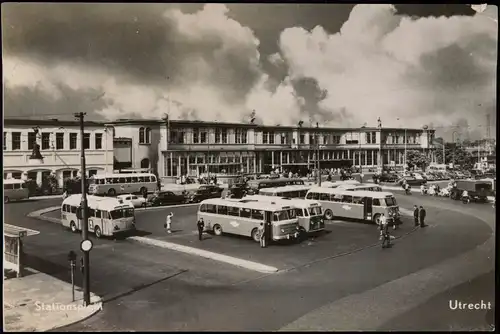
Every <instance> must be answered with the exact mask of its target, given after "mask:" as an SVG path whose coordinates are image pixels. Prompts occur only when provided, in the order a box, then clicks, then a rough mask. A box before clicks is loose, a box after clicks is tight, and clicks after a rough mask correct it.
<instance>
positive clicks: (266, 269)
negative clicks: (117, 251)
mask: <svg viewBox="0 0 500 334" xmlns="http://www.w3.org/2000/svg"><path fill="white" fill-rule="evenodd" d="M128 239H129V240H135V241H137V242H140V243H143V244H147V245H151V246H156V247H161V248H166V249H171V250H174V251H178V252H182V253H187V254H191V255H197V256H200V257H203V258H206V259H211V260H214V261H219V262H223V263H227V264H231V265H234V266H237V267H241V268H245V269H248V270H253V271H257V272H260V273H275V272H277V271H278V268H276V267H271V266H267V265H264V264H261V263H257V262H252V261H247V260H243V259H239V258H236V257H232V256H227V255H223V254H218V253H214V252H209V251H206V250H203V249H199V248H195V247H188V246H183V245H179V244H176V243H172V242H167V241H162V240H157V239H151V238H146V237H130V238H128Z"/></svg>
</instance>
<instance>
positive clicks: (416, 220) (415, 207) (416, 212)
mask: <svg viewBox="0 0 500 334" xmlns="http://www.w3.org/2000/svg"><path fill="white" fill-rule="evenodd" d="M418 211H419V210H418V206H417V205H415V206H414V207H413V220H414V221H415V226H418Z"/></svg>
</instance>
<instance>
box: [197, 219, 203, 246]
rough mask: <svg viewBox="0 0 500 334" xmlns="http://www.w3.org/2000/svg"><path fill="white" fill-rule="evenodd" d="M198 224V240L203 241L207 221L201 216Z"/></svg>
mask: <svg viewBox="0 0 500 334" xmlns="http://www.w3.org/2000/svg"><path fill="white" fill-rule="evenodd" d="M196 226H197V227H198V240H200V241H202V240H203V230H204V229H205V222H204V221H203V218H200V219H199V220H198V223H196Z"/></svg>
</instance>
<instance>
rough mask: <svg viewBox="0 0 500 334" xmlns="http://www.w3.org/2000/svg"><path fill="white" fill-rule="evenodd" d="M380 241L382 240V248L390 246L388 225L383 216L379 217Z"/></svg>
mask: <svg viewBox="0 0 500 334" xmlns="http://www.w3.org/2000/svg"><path fill="white" fill-rule="evenodd" d="M380 240H382V248H387V247H390V246H391V235H390V233H389V224H388V223H387V218H386V217H385V215H384V214H382V215H381V216H380Z"/></svg>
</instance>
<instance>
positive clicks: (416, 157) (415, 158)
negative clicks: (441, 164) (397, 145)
mask: <svg viewBox="0 0 500 334" xmlns="http://www.w3.org/2000/svg"><path fill="white" fill-rule="evenodd" d="M406 162H407V164H408V168H410V169H411V168H413V167H415V166H416V167H418V168H422V169H424V170H425V167H427V166H428V165H429V162H430V159H429V157H428V156H427V155H426V154H425V153H423V152H421V151H418V150H409V151H407V152H406Z"/></svg>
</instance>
